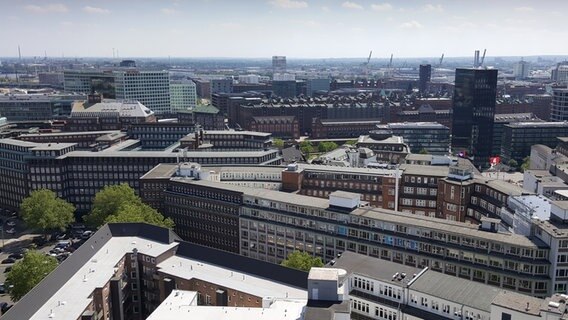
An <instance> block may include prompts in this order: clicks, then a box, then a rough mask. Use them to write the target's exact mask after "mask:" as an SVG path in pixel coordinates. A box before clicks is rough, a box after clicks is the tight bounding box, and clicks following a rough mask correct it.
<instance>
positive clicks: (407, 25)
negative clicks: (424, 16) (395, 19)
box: [400, 20, 424, 29]
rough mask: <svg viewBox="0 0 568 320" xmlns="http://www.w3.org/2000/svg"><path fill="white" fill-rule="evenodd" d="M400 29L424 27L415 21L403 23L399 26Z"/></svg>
mask: <svg viewBox="0 0 568 320" xmlns="http://www.w3.org/2000/svg"><path fill="white" fill-rule="evenodd" d="M400 27H401V28H403V29H422V28H424V26H423V25H421V24H420V22H418V21H416V20H412V21H408V22H405V23H403V24H401V25H400Z"/></svg>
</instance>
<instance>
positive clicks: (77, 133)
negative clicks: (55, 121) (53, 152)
mask: <svg viewBox="0 0 568 320" xmlns="http://www.w3.org/2000/svg"><path fill="white" fill-rule="evenodd" d="M112 133H121V132H120V130H109V131H75V132H47V133H25V134H22V135H20V137H61V136H89V135H101V136H102V135H105V134H112Z"/></svg>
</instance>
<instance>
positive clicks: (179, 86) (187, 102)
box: [170, 80, 197, 113]
mask: <svg viewBox="0 0 568 320" xmlns="http://www.w3.org/2000/svg"><path fill="white" fill-rule="evenodd" d="M170 103H171V110H170V112H172V113H176V112H178V111H182V110H188V109H193V108H195V106H196V105H197V91H196V89H195V83H194V82H193V81H191V80H179V81H172V82H170Z"/></svg>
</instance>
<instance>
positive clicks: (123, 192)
mask: <svg viewBox="0 0 568 320" xmlns="http://www.w3.org/2000/svg"><path fill="white" fill-rule="evenodd" d="M128 203H141V200H140V198H139V197H138V196H137V195H136V194H135V193H134V189H132V188H131V187H130V186H129V185H127V184H126V183H122V184H117V185H112V186H106V187H104V188H103V189H102V190H100V191H99V192H97V194H96V195H95V199H94V200H93V208H92V209H91V212H90V213H89V214H88V215H87V216H86V217H85V222H86V223H87V224H89V225H90V226H92V227H100V226H102V225H103V224H104V222H105V220H106V218H107V217H108V216H110V215H113V214H116V213H117V212H118V210H119V209H120V207H122V206H123V205H124V204H128Z"/></svg>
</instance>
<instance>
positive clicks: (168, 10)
mask: <svg viewBox="0 0 568 320" xmlns="http://www.w3.org/2000/svg"><path fill="white" fill-rule="evenodd" d="M160 12H161V13H163V14H175V13H178V11H177V10H176V9H170V8H162V9H160Z"/></svg>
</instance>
